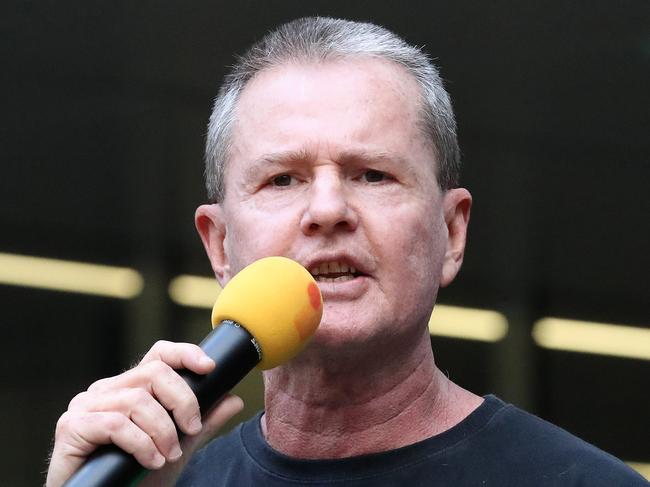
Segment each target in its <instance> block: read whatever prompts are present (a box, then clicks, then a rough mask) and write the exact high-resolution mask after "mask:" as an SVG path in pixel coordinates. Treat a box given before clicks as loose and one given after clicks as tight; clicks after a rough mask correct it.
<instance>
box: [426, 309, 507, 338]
mask: <svg viewBox="0 0 650 487" xmlns="http://www.w3.org/2000/svg"><path fill="white" fill-rule="evenodd" d="M429 333H431V334H432V335H438V336H444V337H450V338H459V339H462V340H478V341H481V342H498V341H499V340H501V339H503V338H504V337H505V336H506V335H507V334H508V320H506V317H505V316H504V315H502V314H501V313H498V312H496V311H491V310H486V309H476V308H462V307H458V306H447V305H442V304H436V306H435V308H434V310H433V313H432V314H431V318H430V319H429Z"/></svg>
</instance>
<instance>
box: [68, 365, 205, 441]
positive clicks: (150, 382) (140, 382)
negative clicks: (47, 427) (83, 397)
mask: <svg viewBox="0 0 650 487" xmlns="http://www.w3.org/2000/svg"><path fill="white" fill-rule="evenodd" d="M135 387H140V388H142V389H144V390H146V391H148V392H149V393H150V394H152V395H153V396H154V397H155V398H156V399H157V400H158V401H159V402H160V403H161V404H162V405H163V406H164V407H165V409H167V410H168V411H170V412H171V413H172V415H173V417H174V420H175V422H176V424H177V425H178V427H179V428H180V429H181V431H183V432H184V433H187V434H189V435H193V434H196V433H198V432H199V431H201V412H200V409H199V403H198V401H197V399H196V396H195V395H194V393H193V392H192V389H190V386H188V385H187V383H186V382H185V381H184V380H183V379H182V378H181V376H180V375H178V373H177V372H176V371H174V370H173V369H172V368H171V366H170V365H168V364H167V363H165V362H163V361H161V360H151V361H149V362H146V363H141V364H140V365H138V366H137V367H135V368H133V369H131V370H127V371H126V372H124V373H123V374H120V375H118V376H116V377H110V378H108V379H102V380H98V381H97V382H95V383H94V384H92V385H91V386H90V387H89V388H88V391H87V392H88V393H91V394H97V395H102V394H105V395H110V394H112V393H113V391H115V390H117V389H121V388H135ZM73 401H74V400H73Z"/></svg>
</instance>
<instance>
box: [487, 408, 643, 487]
mask: <svg viewBox="0 0 650 487" xmlns="http://www.w3.org/2000/svg"><path fill="white" fill-rule="evenodd" d="M486 400H488V401H495V400H496V401H499V402H501V401H500V400H499V399H496V398H494V397H488V398H487V399H486ZM501 404H502V407H501V408H500V409H499V410H498V412H497V413H496V414H494V416H493V417H492V418H491V421H490V422H489V423H488V424H487V425H486V427H485V431H483V432H482V434H480V435H479V437H478V438H477V439H478V440H479V442H481V443H482V448H481V449H480V451H482V452H484V455H486V456H488V457H491V458H490V461H492V462H497V463H500V464H501V465H503V466H504V467H506V466H507V469H508V470H509V471H511V472H520V473H522V474H525V476H526V477H528V478H529V479H530V478H531V477H534V478H538V479H539V483H540V484H541V485H546V484H548V485H555V484H556V483H558V481H560V480H562V484H561V485H589V486H601V485H602V486H608V487H613V486H618V485H620V486H623V485H625V486H628V485H629V486H636V485H639V486H647V485H649V484H648V483H647V482H646V481H645V479H643V478H642V477H641V476H640V475H639V474H637V473H636V472H635V471H634V470H632V469H631V468H630V467H628V466H627V465H625V464H624V463H623V462H621V461H620V460H619V459H617V458H616V457H614V456H612V455H610V454H608V453H606V452H604V451H602V450H600V449H599V448H597V447H596V446H594V445H591V444H589V443H587V442H586V441H584V440H581V439H580V438H578V437H576V436H574V435H572V434H571V433H569V432H568V431H566V430H564V429H562V428H560V427H558V426H555V425H553V424H551V423H549V422H547V421H545V420H543V419H541V418H539V417H537V416H534V415H532V414H530V413H527V412H525V411H523V410H521V409H519V408H517V407H515V406H513V405H511V404H505V403H502V402H501Z"/></svg>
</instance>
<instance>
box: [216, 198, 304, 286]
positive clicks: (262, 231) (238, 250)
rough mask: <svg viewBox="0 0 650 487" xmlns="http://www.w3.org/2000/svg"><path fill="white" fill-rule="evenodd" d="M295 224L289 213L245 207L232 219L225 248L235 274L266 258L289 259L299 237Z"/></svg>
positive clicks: (233, 215) (232, 216)
mask: <svg viewBox="0 0 650 487" xmlns="http://www.w3.org/2000/svg"><path fill="white" fill-rule="evenodd" d="M294 220H295V218H293V217H292V215H291V212H289V211H287V210H286V209H285V210H281V209H280V210H278V209H274V210H272V211H269V210H261V209H259V208H258V207H255V206H253V205H242V206H240V208H239V209H238V211H236V213H234V214H231V215H229V216H228V222H229V225H228V226H227V228H226V241H225V248H226V255H227V257H228V259H229V261H230V263H231V270H232V271H233V274H234V273H236V272H238V271H239V270H241V269H243V268H244V267H246V266H247V265H248V264H251V263H252V262H254V261H256V260H258V259H261V258H262V257H268V256H270V255H287V254H288V251H289V249H290V244H291V242H292V241H293V239H294V237H295V235H294V234H295V228H296V225H297V223H295V221H294Z"/></svg>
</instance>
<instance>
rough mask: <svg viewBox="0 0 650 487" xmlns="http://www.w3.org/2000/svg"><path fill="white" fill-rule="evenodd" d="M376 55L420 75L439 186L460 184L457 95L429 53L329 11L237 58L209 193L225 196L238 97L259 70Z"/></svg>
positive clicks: (208, 174)
mask: <svg viewBox="0 0 650 487" xmlns="http://www.w3.org/2000/svg"><path fill="white" fill-rule="evenodd" d="M354 57H375V58H382V59H386V60H389V61H392V62H395V63H397V64H399V65H401V66H403V67H404V68H406V70H407V71H408V72H409V73H410V74H411V75H412V76H413V77H414V79H415V81H416V82H417V84H418V86H419V88H420V90H421V98H422V99H421V129H422V131H423V134H424V136H425V137H426V140H429V141H431V142H432V145H433V148H434V151H435V152H436V156H437V159H438V162H439V165H438V167H437V179H438V184H439V186H440V187H441V188H442V189H443V190H446V189H449V188H453V187H456V186H457V185H458V177H459V171H460V150H459V148H458V140H457V138H456V120H455V118H454V112H453V109H452V106H451V100H450V98H449V95H448V93H447V92H446V91H445V89H444V87H443V84H442V80H441V79H440V74H439V73H438V70H437V69H436V67H435V66H434V65H433V64H432V62H431V61H430V59H429V57H428V56H427V55H426V54H425V53H424V52H423V51H422V50H421V49H419V48H417V47H414V46H411V45H409V44H407V43H406V42H405V41H404V40H403V39H401V38H400V37H398V36H397V35H395V34H393V33H392V32H390V31H389V30H387V29H385V28H383V27H380V26H377V25H374V24H370V23H363V22H351V21H348V20H341V19H332V18H327V17H306V18H302V19H297V20H294V21H291V22H289V23H286V24H284V25H281V26H280V27H278V28H277V29H276V30H274V31H272V32H270V33H268V34H267V35H266V36H264V37H263V38H262V39H261V40H259V41H258V42H256V43H255V44H254V45H253V46H252V47H251V48H250V49H249V50H248V51H247V52H246V53H245V54H244V55H243V56H241V57H239V58H238V59H237V62H236V64H235V65H234V66H233V68H232V70H231V71H230V73H229V74H228V75H226V77H225V79H224V82H223V85H222V86H221V89H220V90H219V94H218V95H217V97H216V99H215V102H214V107H213V110H212V115H211V116H210V122H209V124H208V135H207V141H206V150H205V179H206V187H207V190H208V198H209V200H210V201H211V202H219V201H222V200H223V198H224V193H225V187H224V173H225V168H226V163H227V161H228V157H229V154H230V147H231V144H232V129H233V126H234V123H235V111H236V106H237V100H238V99H239V96H240V94H241V92H242V91H243V89H244V87H245V86H246V83H247V82H248V81H249V80H251V79H252V78H253V77H254V76H255V75H256V74H257V73H259V72H261V71H263V70H266V69H270V68H273V67H276V66H279V65H282V64H287V63H298V62H326V61H333V60H337V59H343V58H354Z"/></svg>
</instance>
